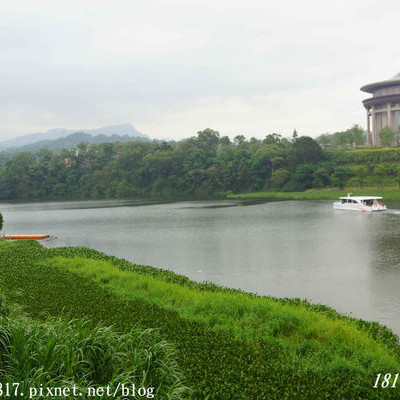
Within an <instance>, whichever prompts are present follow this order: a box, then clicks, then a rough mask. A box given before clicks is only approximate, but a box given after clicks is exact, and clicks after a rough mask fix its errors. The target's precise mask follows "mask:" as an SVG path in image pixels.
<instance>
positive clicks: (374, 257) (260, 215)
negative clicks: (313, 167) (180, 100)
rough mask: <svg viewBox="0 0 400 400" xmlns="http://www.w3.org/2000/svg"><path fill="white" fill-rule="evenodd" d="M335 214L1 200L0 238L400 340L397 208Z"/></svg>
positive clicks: (315, 205) (314, 209)
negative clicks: (313, 308)
mask: <svg viewBox="0 0 400 400" xmlns="http://www.w3.org/2000/svg"><path fill="white" fill-rule="evenodd" d="M388 205H389V207H391V210H390V211H388V212H386V213H371V214H368V213H356V212H346V211H334V210H333V209H332V202H331V201H282V202H268V203H261V204H245V206H244V207H238V206H237V202H236V201H226V200H225V201H193V202H176V203H163V204H159V203H158V204H157V203H154V202H151V201H149V202H144V201H74V202H52V203H23V204H22V203H19V204H10V203H7V204H6V203H3V204H0V210H1V212H2V213H3V216H4V220H5V223H4V228H3V230H4V232H5V233H8V234H9V233H31V234H33V233H49V234H51V235H58V236H59V239H58V240H55V241H51V242H45V243H44V245H45V246H48V247H53V246H82V245H83V246H88V247H92V248H94V249H97V250H100V251H102V252H104V253H107V254H110V255H115V256H118V257H123V258H126V259H128V260H130V261H133V262H135V263H138V264H146V265H153V266H156V267H161V268H167V269H170V270H172V271H174V272H177V273H180V274H184V275H186V276H188V277H189V278H191V279H194V280H198V281H212V282H215V283H218V284H221V285H224V286H228V287H234V288H240V289H243V290H245V291H250V292H255V293H258V294H260V295H271V296H278V297H300V298H307V299H309V300H310V301H312V302H314V303H323V304H326V305H329V306H332V307H334V308H335V309H337V310H338V311H340V312H343V313H346V314H351V315H353V316H355V317H359V318H363V319H367V320H377V321H380V322H382V323H384V324H385V325H387V326H389V327H390V328H392V329H393V330H394V331H395V332H396V333H397V334H400V246H399V243H400V204H388Z"/></svg>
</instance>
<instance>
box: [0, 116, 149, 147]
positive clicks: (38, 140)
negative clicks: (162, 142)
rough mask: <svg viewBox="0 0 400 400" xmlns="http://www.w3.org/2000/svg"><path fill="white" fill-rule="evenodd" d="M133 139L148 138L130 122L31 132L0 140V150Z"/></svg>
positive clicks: (146, 139) (73, 145)
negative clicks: (87, 127) (100, 126)
mask: <svg viewBox="0 0 400 400" xmlns="http://www.w3.org/2000/svg"><path fill="white" fill-rule="evenodd" d="M133 139H137V140H144V141H148V140H150V138H149V137H148V136H147V135H145V134H144V133H141V132H139V131H138V130H136V129H135V127H134V126H133V125H132V124H130V123H126V124H120V125H113V126H105V127H103V128H97V129H73V130H71V129H64V128H59V129H51V130H49V131H47V132H44V133H42V132H40V133H31V134H29V135H23V136H18V137H16V138H14V139H10V140H5V141H3V142H0V151H10V152H19V151H36V150H39V149H41V148H48V149H49V150H53V151H54V150H61V149H63V148H66V149H69V148H72V147H75V146H76V145H77V144H79V143H82V142H83V143H92V144H93V143H103V142H126V141H130V140H133Z"/></svg>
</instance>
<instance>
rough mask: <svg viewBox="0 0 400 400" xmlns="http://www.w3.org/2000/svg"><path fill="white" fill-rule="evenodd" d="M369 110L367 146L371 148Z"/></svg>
mask: <svg viewBox="0 0 400 400" xmlns="http://www.w3.org/2000/svg"><path fill="white" fill-rule="evenodd" d="M366 110H367V146H368V147H369V146H371V124H370V121H369V108H367V109H366Z"/></svg>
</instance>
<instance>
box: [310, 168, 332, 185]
mask: <svg viewBox="0 0 400 400" xmlns="http://www.w3.org/2000/svg"><path fill="white" fill-rule="evenodd" d="M329 183H330V174H329V170H328V169H327V168H325V167H319V168H317V169H316V170H315V172H314V181H313V186H314V187H318V188H322V187H326V186H328V185H329Z"/></svg>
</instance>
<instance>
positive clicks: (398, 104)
mask: <svg viewBox="0 0 400 400" xmlns="http://www.w3.org/2000/svg"><path fill="white" fill-rule="evenodd" d="M361 90H362V91H363V92H367V93H372V97H370V98H369V99H366V100H364V101H363V104H364V107H365V109H366V110H367V145H368V146H378V145H379V132H380V131H381V130H382V129H383V128H384V127H386V126H389V127H390V128H392V129H393V130H394V131H397V130H398V129H399V126H400V121H399V114H400V73H399V74H397V75H396V76H394V77H393V78H390V79H388V80H386V81H382V82H376V83H370V84H368V85H365V86H363V87H362V88H361Z"/></svg>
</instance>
